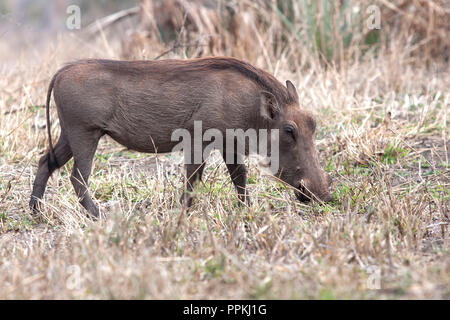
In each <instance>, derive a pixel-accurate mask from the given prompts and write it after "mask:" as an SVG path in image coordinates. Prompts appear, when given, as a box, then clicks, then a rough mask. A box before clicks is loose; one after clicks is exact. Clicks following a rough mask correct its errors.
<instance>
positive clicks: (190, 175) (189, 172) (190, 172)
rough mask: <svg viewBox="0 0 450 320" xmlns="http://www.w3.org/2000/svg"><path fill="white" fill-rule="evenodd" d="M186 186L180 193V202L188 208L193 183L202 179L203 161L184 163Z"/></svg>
mask: <svg viewBox="0 0 450 320" xmlns="http://www.w3.org/2000/svg"><path fill="white" fill-rule="evenodd" d="M184 167H185V171H186V186H185V191H184V192H183V194H182V195H181V199H180V202H181V203H182V204H183V205H185V206H186V207H187V208H189V207H190V206H191V205H192V200H193V197H192V195H191V192H192V190H193V189H194V185H195V183H196V182H197V181H200V180H202V175H203V169H205V162H203V163H202V164H186V165H185V166H184Z"/></svg>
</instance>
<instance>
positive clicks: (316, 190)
mask: <svg viewBox="0 0 450 320" xmlns="http://www.w3.org/2000/svg"><path fill="white" fill-rule="evenodd" d="M286 86H287V91H288V94H289V103H287V104H286V105H281V104H280V103H278V101H276V98H275V96H274V95H272V94H269V93H263V101H262V107H261V113H262V116H263V117H264V118H265V119H266V120H267V122H268V124H269V128H270V129H278V130H279V162H278V164H279V166H278V167H279V170H278V172H277V174H276V175H277V176H278V177H279V178H280V179H281V180H283V181H284V182H286V183H288V184H290V185H291V186H293V187H294V188H295V189H296V190H295V195H296V196H297V199H298V200H300V201H308V200H311V199H314V200H318V199H319V200H321V201H324V202H327V201H330V200H331V199H332V195H331V193H330V192H329V190H328V189H329V186H330V184H331V177H330V176H329V175H328V174H327V173H326V172H325V171H324V170H323V169H322V168H321V167H320V164H319V160H318V156H317V150H316V147H315V145H314V135H315V131H316V121H315V120H314V118H313V117H312V115H311V114H310V113H308V112H306V111H304V110H302V109H301V108H300V106H299V98H298V95H297V90H296V89H295V87H294V85H293V84H292V83H291V82H290V81H287V82H286ZM272 151H273V150H272Z"/></svg>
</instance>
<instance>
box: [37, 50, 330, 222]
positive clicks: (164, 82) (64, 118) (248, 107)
mask: <svg viewBox="0 0 450 320" xmlns="http://www.w3.org/2000/svg"><path fill="white" fill-rule="evenodd" d="M52 90H53V92H54V99H55V103H56V107H57V111H58V117H59V120H60V124H61V135H60V138H59V140H58V143H57V144H56V145H55V147H53V144H52V139H51V135H50V117H49V104H50V99H51V92H52ZM46 108H47V126H48V134H49V144H50V150H49V152H48V154H47V155H46V156H44V157H42V158H41V160H40V162H39V168H38V173H37V176H36V179H35V182H34V187H33V192H32V196H31V201H30V206H31V207H32V209H33V210H34V211H36V210H37V209H38V204H39V201H38V200H39V199H41V198H42V196H43V194H44V191H45V186H46V184H47V180H48V178H49V176H50V175H51V174H52V172H53V171H54V170H55V169H57V168H59V167H61V166H63V165H64V164H65V163H66V162H67V161H68V160H69V159H70V158H71V157H72V156H73V157H74V167H73V171H72V176H71V180H72V183H73V185H74V188H75V191H76V193H77V195H78V197H79V198H80V202H81V204H82V205H83V206H84V207H85V208H86V209H87V210H88V212H89V213H90V214H91V215H92V216H98V208H97V206H96V205H95V204H94V203H93V201H92V199H91V198H90V196H89V194H88V191H87V182H88V178H89V174H90V171H91V166H92V159H93V156H94V153H95V150H96V148H97V144H98V141H99V139H100V138H101V137H102V136H103V135H105V134H107V135H109V136H111V137H112V138H113V139H114V140H116V141H117V142H119V143H121V144H122V145H124V146H126V147H128V148H130V149H133V150H136V151H140V152H149V153H155V152H158V153H166V152H171V151H172V149H173V148H174V146H175V145H176V144H177V142H175V141H172V140H171V135H172V133H173V131H174V130H175V129H186V130H188V131H189V132H191V133H192V131H193V127H194V121H201V122H202V126H203V130H207V129H210V128H215V129H218V130H219V131H220V132H225V130H226V129H243V130H247V129H250V128H252V129H257V130H258V129H268V130H271V129H279V130H280V132H281V136H280V154H281V155H282V157H281V159H280V166H281V168H280V171H279V174H278V175H279V177H280V178H281V179H282V180H284V181H286V182H287V183H289V184H290V185H292V186H294V187H295V188H299V190H300V192H297V193H296V194H297V196H298V198H299V199H300V200H305V199H307V198H312V197H315V198H319V199H322V200H325V201H326V200H329V199H330V194H329V192H328V185H329V183H328V178H327V175H326V174H325V173H324V172H323V170H322V169H321V168H320V166H319V164H318V160H317V152H316V149H315V147H314V131H315V121H314V119H313V118H312V116H311V115H310V114H308V113H307V112H305V111H303V110H301V109H300V108H299V101H298V95H297V92H296V89H295V87H294V86H293V85H292V83H291V82H290V81H288V82H287V83H286V86H283V85H282V84H281V83H280V82H279V81H278V80H277V79H275V77H273V76H272V75H270V74H269V73H267V72H265V71H263V70H261V69H258V68H256V67H253V66H252V65H250V64H248V63H246V62H243V61H240V60H238V59H234V58H228V57H213V58H202V59H192V60H161V61H113V60H81V61H76V62H73V63H70V64H68V65H66V66H65V67H63V68H62V69H60V70H59V71H58V72H57V73H56V74H55V76H54V77H53V78H52V80H51V82H50V86H49V90H48V95H47V105H46ZM290 124H292V125H290ZM286 126H289V127H290V128H291V129H290V132H287V131H286V130H287V129H286ZM224 150H225V149H224ZM242 156H244V155H243V154H238V153H237V152H236V154H234V155H233V158H234V159H235V161H234V163H227V167H228V170H229V172H230V176H231V178H232V180H233V182H234V184H235V186H236V188H237V191H238V194H239V198H240V199H241V200H242V201H248V196H247V193H246V189H245V183H246V168H245V166H244V165H243V164H239V163H240V162H239V161H238V159H240V158H241V157H242ZM224 157H225V155H224ZM203 167H204V165H203V164H200V165H198V164H187V165H186V177H187V178H188V184H187V189H188V190H187V191H188V192H189V191H191V190H192V188H193V184H194V182H195V180H198V179H201V175H202V171H203ZM183 199H184V200H185V201H187V205H188V206H189V205H190V204H191V201H192V198H190V197H189V196H188V193H186V194H185V196H184V197H183Z"/></svg>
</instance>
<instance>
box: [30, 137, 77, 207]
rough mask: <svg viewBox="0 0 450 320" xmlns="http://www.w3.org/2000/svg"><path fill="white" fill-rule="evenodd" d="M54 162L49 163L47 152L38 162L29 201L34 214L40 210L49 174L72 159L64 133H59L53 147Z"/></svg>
mask: <svg viewBox="0 0 450 320" xmlns="http://www.w3.org/2000/svg"><path fill="white" fill-rule="evenodd" d="M54 151H55V160H56V161H53V162H50V153H49V152H47V153H46V154H45V155H44V156H42V157H41V159H40V160H39V167H38V171H37V174H36V178H35V179H34V183H33V191H32V193H31V199H30V209H31V210H32V212H33V213H34V214H36V213H38V212H39V210H40V205H39V204H40V202H39V200H40V199H42V197H43V196H44V192H45V187H46V186H47V181H48V179H49V178H50V176H51V174H52V173H53V172H54V171H55V170H56V169H58V168H60V167H62V166H63V165H65V164H66V163H67V161H69V160H70V158H72V150H71V149H70V146H69V143H68V141H67V138H66V136H65V134H64V132H61V136H60V137H59V140H58V142H57V143H56V145H55V147H54Z"/></svg>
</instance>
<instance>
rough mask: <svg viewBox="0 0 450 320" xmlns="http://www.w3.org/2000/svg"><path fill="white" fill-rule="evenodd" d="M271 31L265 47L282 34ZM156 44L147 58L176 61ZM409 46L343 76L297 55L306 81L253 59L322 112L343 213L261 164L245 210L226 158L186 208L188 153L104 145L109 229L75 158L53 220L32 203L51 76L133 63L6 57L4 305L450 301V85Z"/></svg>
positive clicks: (213, 166) (1, 221)
mask: <svg viewBox="0 0 450 320" xmlns="http://www.w3.org/2000/svg"><path fill="white" fill-rule="evenodd" d="M260 35H261V37H262V38H261V41H262V43H263V44H264V43H270V42H269V41H268V37H272V36H273V34H271V33H264V32H261V34H260ZM1 41H2V40H1V38H0V47H1V48H3V47H6V44H5V43H2V42H1ZM154 41H155V46H154V48H155V49H154V51H151V52H149V51H146V52H144V53H145V55H148V56H149V57H154V56H157V55H158V54H159V53H160V52H162V51H163V50H164V44H163V43H160V42H156V41H158V40H154ZM399 43H400V42H396V41H395V39H393V40H392V41H391V42H390V43H389V45H388V46H386V47H381V48H379V52H378V55H377V56H375V55H370V56H365V57H364V58H361V59H357V60H356V61H346V63H345V64H341V65H340V66H339V68H337V67H336V68H335V67H332V66H331V65H325V67H324V64H323V62H321V61H320V59H319V58H318V57H317V55H314V54H311V53H310V52H308V51H306V50H304V51H300V50H301V49H300V48H298V47H297V48H296V49H295V50H297V51H295V52H297V53H298V54H299V56H301V57H302V58H301V63H299V65H298V66H297V67H296V68H294V69H295V70H297V71H296V72H293V71H292V70H293V68H292V64H290V62H289V61H290V59H287V58H286V57H285V56H284V55H283V54H282V53H281V54H280V55H277V54H276V52H273V51H270V54H268V55H267V56H264V55H262V56H263V58H261V59H259V58H255V59H254V60H251V59H249V60H251V62H253V63H255V64H257V65H259V66H261V67H265V68H268V66H267V63H270V65H272V67H273V69H272V70H270V71H271V72H274V73H275V74H276V76H277V77H278V79H280V80H282V81H284V80H286V79H291V80H292V81H293V82H294V83H295V84H296V85H297V87H298V90H299V95H300V100H301V101H302V107H303V108H307V109H309V110H311V111H312V112H313V113H314V114H315V115H316V117H317V120H318V127H319V132H318V135H317V144H318V148H319V149H320V154H321V160H322V163H323V165H324V167H325V168H326V170H327V171H329V172H330V173H331V174H332V176H333V177H334V183H333V189H334V200H333V202H332V203H330V204H327V205H320V204H317V203H315V204H312V205H304V204H300V203H298V202H296V201H295V199H294V196H293V194H292V193H291V192H290V191H289V190H287V189H286V187H284V186H282V185H280V184H279V183H278V182H276V181H274V180H272V179H270V178H269V177H265V176H263V174H262V173H261V172H260V171H259V170H258V169H257V168H256V166H255V164H253V162H251V163H250V176H249V179H248V183H249V188H250V194H251V196H252V200H253V203H252V206H251V207H250V208H242V207H239V206H237V200H236V196H235V193H234V190H233V186H232V185H231V182H230V180H229V178H228V176H227V174H226V169H225V166H224V165H223V164H222V163H221V161H220V160H219V159H218V157H213V158H211V159H210V162H209V164H208V167H207V169H206V171H205V179H204V183H203V184H202V185H200V186H199V187H198V188H197V189H196V193H197V198H196V201H195V205H194V207H193V208H192V210H190V211H189V212H184V211H182V208H181V207H180V205H179V204H178V201H177V200H178V199H179V197H180V195H181V188H182V186H183V176H182V165H181V163H182V159H181V158H180V156H179V155H158V156H153V155H144V154H138V153H134V152H129V151H127V150H124V149H123V148H122V147H121V146H119V145H117V144H116V143H114V142H113V141H111V140H110V139H102V141H101V144H100V147H99V150H98V152H97V158H96V160H95V169H94V172H93V175H92V178H91V186H90V189H91V190H92V193H93V194H95V198H96V200H97V203H98V204H99V205H100V210H101V212H102V213H103V214H104V219H103V220H101V221H99V222H92V221H89V220H88V219H86V218H85V216H84V214H85V212H84V211H83V210H82V208H81V206H80V205H79V204H78V203H77V199H76V197H75V194H74V192H73V190H72V187H71V184H70V181H69V179H68V175H69V172H70V168H71V164H70V163H69V164H68V165H67V166H66V167H65V168H63V169H61V170H60V171H59V172H58V173H56V174H54V176H53V177H52V178H51V179H50V182H49V186H48V189H47V192H46V195H45V211H44V212H43V213H42V215H41V216H39V217H33V216H31V215H30V212H29V210H28V207H27V205H28V200H29V195H30V192H31V183H32V180H33V178H34V173H35V171H36V165H37V160H38V158H39V156H40V155H41V154H42V153H43V152H44V151H45V150H46V148H47V143H48V142H47V137H46V134H45V132H46V131H45V121H44V109H43V108H42V107H40V105H42V104H43V103H44V99H45V94H46V90H47V85H48V81H49V78H50V77H51V75H52V74H53V73H54V72H55V71H56V70H57V69H58V68H59V67H60V66H62V65H63V63H64V62H66V61H68V60H72V59H76V58H81V57H88V56H89V57H110V58H120V56H119V55H118V54H116V52H120V50H118V49H119V47H118V44H117V43H116V42H115V41H114V39H112V38H111V39H110V38H108V37H107V36H105V37H99V38H98V39H96V40H91V41H89V42H87V41H86V40H83V38H80V37H78V36H77V35H72V36H70V35H66V36H65V37H63V38H61V39H58V40H55V41H54V42H52V43H49V44H48V45H47V49H46V50H40V51H39V53H35V51H32V50H27V48H24V50H23V51H22V52H19V53H18V54H15V55H14V57H15V58H14V60H13V59H12V57H11V55H8V57H6V56H3V55H6V50H2V51H0V59H3V58H5V59H6V58H8V59H9V61H14V65H12V64H9V65H6V64H5V65H2V66H1V76H0V284H1V285H0V286H1V290H0V298H8V299H9V298H26V299H28V298H34V299H42V298H49V299H55V298H62V299H66V298H68V299H71V298H77V299H78V298H95V299H98V298H100V299H105V298H126V299H129V298H158V299H161V298H205V299H210V298H256V299H259V298H276V299H278V298H288V299H292V298H294V299H296V298H315V299H316V298H319V299H334V298H343V299H346V298H362V299H369V298H381V299H383V298H402V299H403V298H427V299H428V298H437V299H449V298H450V289H449V288H450V277H449V274H450V255H449V231H448V205H449V200H450V193H449V183H450V175H449V164H448V157H449V151H448V150H449V147H450V146H449V143H448V141H447V134H448V129H447V122H448V120H447V110H448V109H449V104H450V94H449V91H448V88H449V87H450V74H449V73H448V66H446V65H444V64H438V63H436V64H432V65H430V66H429V67H428V68H426V67H425V66H424V64H421V63H413V64H412V63H411V56H410V55H407V54H405V51H404V50H403V49H404V47H403V46H401V45H400V44H399ZM241 49H242V48H241ZM260 49H261V48H260V47H255V48H254V49H253V51H254V53H255V54H256V52H258V55H259V56H261V52H262V51H261V50H260ZM147 50H148V49H147ZM236 50H239V48H236ZM352 50H353V51H356V50H357V47H354V48H353V49H352ZM267 52H269V51H267ZM295 52H294V53H295ZM141 53H142V52H141ZM177 55H181V54H180V53H171V54H170V55H169V56H177ZM416 62H417V61H416ZM268 69H270V68H268ZM54 109H55V108H54V107H52V116H51V117H52V119H53V131H54V135H55V136H57V132H59V127H58V123H57V121H55V120H56V118H57V117H56V113H55V110H54Z"/></svg>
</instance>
